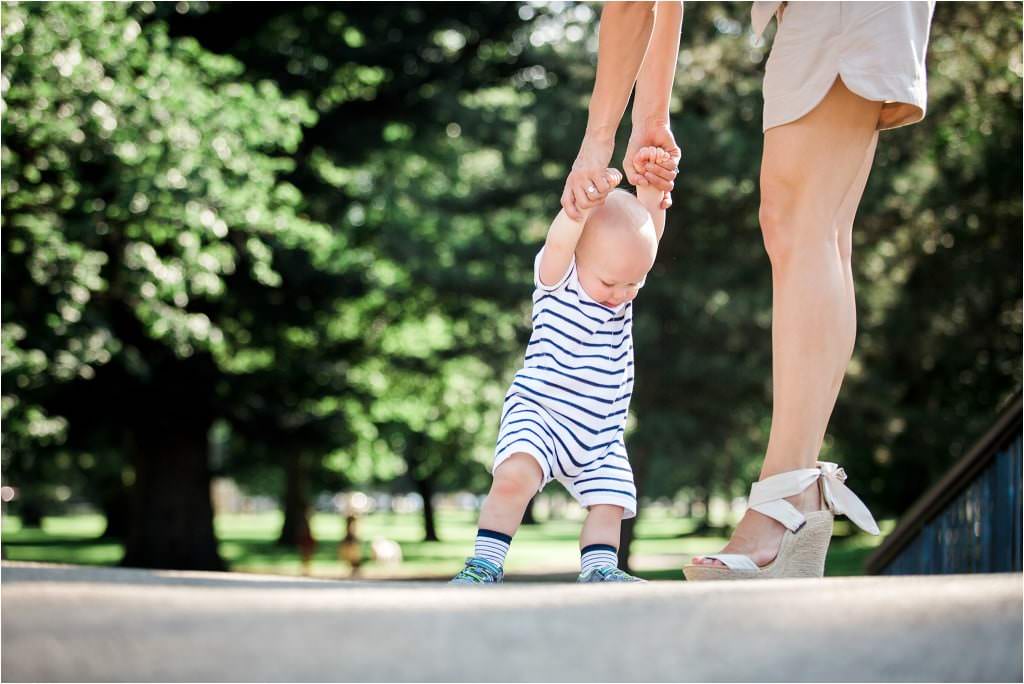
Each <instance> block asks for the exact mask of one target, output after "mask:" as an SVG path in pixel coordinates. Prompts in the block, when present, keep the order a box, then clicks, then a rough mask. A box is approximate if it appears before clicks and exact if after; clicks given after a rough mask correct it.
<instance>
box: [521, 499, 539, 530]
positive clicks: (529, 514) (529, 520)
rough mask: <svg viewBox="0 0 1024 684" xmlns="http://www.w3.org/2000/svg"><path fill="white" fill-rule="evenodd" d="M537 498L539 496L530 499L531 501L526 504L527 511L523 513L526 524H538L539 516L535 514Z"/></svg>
mask: <svg viewBox="0 0 1024 684" xmlns="http://www.w3.org/2000/svg"><path fill="white" fill-rule="evenodd" d="M536 500H537V497H536V496H535V497H533V498H532V499H530V503H528V504H526V512H525V513H523V524H524V525H536V524H537V518H536V517H535V516H534V515H533V504H534V502H535V501H536Z"/></svg>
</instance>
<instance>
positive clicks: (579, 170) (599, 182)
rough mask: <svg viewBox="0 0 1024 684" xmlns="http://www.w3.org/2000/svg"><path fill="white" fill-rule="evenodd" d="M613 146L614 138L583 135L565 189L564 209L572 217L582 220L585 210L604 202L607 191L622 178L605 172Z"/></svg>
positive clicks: (563, 194) (575, 219)
mask: <svg viewBox="0 0 1024 684" xmlns="http://www.w3.org/2000/svg"><path fill="white" fill-rule="evenodd" d="M614 148H615V140H614V138H596V137H591V136H586V137H584V138H583V143H582V144H581V145H580V152H579V154H578V155H577V156H576V161H575V162H573V165H572V171H570V172H569V176H568V177H567V178H566V179H565V189H564V190H563V191H562V208H563V209H564V210H565V213H566V214H567V215H568V216H569V218H571V219H572V220H574V221H582V220H583V218H584V214H585V212H587V211H589V210H591V209H593V208H594V207H597V206H600V205H602V204H604V200H605V198H606V197H607V196H608V193H609V192H611V191H612V190H613V189H614V188H615V186H616V185H618V184H619V182H620V181H621V180H622V177H621V175H619V174H616V175H615V176H614V177H612V176H610V174H608V173H606V172H607V171H608V163H609V162H610V161H611V158H612V151H613V150H614ZM612 180H614V181H615V182H614V183H612V182H611V181H612Z"/></svg>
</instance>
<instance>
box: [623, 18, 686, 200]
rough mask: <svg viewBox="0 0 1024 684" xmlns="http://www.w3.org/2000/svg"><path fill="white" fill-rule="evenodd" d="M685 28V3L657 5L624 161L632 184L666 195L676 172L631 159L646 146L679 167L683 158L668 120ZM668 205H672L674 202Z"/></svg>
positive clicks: (635, 98) (638, 86)
mask: <svg viewBox="0 0 1024 684" xmlns="http://www.w3.org/2000/svg"><path fill="white" fill-rule="evenodd" d="M682 26H683V3H682V2H678V1H675V2H659V3H657V15H656V19H655V23H654V31H653V35H652V36H651V43H650V45H649V46H648V48H647V56H646V57H645V58H644V62H643V66H642V67H641V69H640V74H639V79H638V81H637V84H636V96H635V97H634V99H633V132H632V134H631V135H630V138H629V145H628V146H627V148H626V154H625V156H624V157H623V161H622V166H623V170H624V171H625V172H626V178H627V179H628V180H629V182H630V183H632V184H633V185H636V186H642V185H647V184H651V185H653V186H654V187H656V188H658V189H659V190H661V191H662V192H664V193H669V192H671V191H672V188H673V186H674V183H673V181H674V179H675V173H674V172H673V171H669V170H667V169H665V168H663V167H660V166H657V165H652V167H651V168H650V169H649V170H644V169H638V168H636V167H635V166H634V165H633V163H632V160H633V159H634V158H635V157H636V152H637V151H638V150H639V149H640V148H641V147H646V146H654V147H660V148H662V149H663V150H665V151H666V152H668V153H669V156H670V157H671V158H672V159H673V160H674V161H675V163H676V164H677V165H678V163H679V159H680V158H681V157H682V151H681V150H680V149H679V146H678V145H677V144H676V141H675V138H674V137H673V136H672V130H671V122H670V120H669V105H670V103H671V100H672V85H673V83H674V82H675V77H676V63H677V61H678V59H679V36H680V32H681V30H682ZM663 204H664V202H663ZM668 204H671V200H669V202H668ZM666 206H667V204H666Z"/></svg>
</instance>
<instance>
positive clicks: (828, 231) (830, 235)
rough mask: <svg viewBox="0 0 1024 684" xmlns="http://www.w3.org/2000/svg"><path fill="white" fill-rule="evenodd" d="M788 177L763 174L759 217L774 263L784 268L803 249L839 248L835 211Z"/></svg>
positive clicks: (762, 232)
mask: <svg viewBox="0 0 1024 684" xmlns="http://www.w3.org/2000/svg"><path fill="white" fill-rule="evenodd" d="M799 189H800V184H799V183H798V182H796V181H795V180H794V179H792V178H787V177H774V178H773V177H762V179H761V206H760V209H759V211H758V219H759V220H760V223H761V237H762V238H763V240H764V248H765V251H766V252H767V253H768V258H769V259H771V262H772V266H774V267H776V268H784V267H785V266H786V265H787V264H788V263H789V262H790V261H791V260H792V258H793V256H794V254H796V253H797V252H798V251H800V250H808V249H810V250H815V251H820V250H822V249H831V250H834V249H835V248H836V238H837V236H836V233H835V231H834V230H833V222H832V219H833V214H832V213H831V212H829V211H828V208H827V207H824V206H821V203H820V202H819V201H818V200H817V199H816V198H815V196H814V195H813V193H808V192H800V191H799Z"/></svg>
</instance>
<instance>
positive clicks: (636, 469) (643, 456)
mask: <svg viewBox="0 0 1024 684" xmlns="http://www.w3.org/2000/svg"><path fill="white" fill-rule="evenodd" d="M631 453H632V457H631V458H630V459H629V463H630V465H631V466H632V467H633V483H634V484H635V485H636V517H634V518H630V519H629V520H623V521H622V533H621V535H620V537H619V567H620V568H621V569H622V570H624V571H625V572H630V566H629V553H630V547H631V546H632V544H633V537H634V533H635V531H636V523H637V520H639V519H640V486H641V485H642V484H643V482H644V478H645V477H646V476H647V470H648V466H649V465H650V458H649V457H648V454H647V451H646V450H645V449H635V450H633V451H632V452H631Z"/></svg>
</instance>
